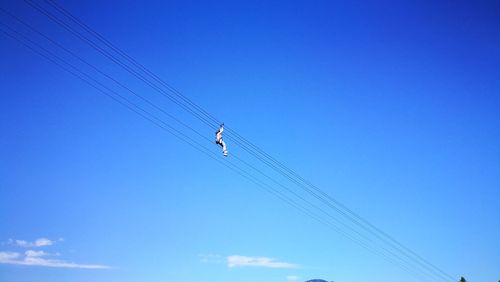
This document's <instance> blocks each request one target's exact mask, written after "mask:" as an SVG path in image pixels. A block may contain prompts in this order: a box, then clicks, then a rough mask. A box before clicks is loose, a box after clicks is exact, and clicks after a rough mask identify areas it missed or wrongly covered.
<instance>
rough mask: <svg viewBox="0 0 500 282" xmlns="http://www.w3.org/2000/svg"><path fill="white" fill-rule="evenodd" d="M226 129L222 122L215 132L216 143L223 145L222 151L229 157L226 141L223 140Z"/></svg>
mask: <svg viewBox="0 0 500 282" xmlns="http://www.w3.org/2000/svg"><path fill="white" fill-rule="evenodd" d="M223 131H224V124H221V125H220V127H219V130H217V132H215V144H219V145H220V146H221V147H222V153H223V154H224V157H227V148H226V143H225V142H224V140H222V132H223Z"/></svg>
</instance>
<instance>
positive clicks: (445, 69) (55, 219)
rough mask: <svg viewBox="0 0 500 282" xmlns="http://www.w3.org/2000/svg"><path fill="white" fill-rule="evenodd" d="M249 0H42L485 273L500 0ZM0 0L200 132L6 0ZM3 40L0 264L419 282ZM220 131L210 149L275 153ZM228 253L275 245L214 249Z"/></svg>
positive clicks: (11, 275)
mask: <svg viewBox="0 0 500 282" xmlns="http://www.w3.org/2000/svg"><path fill="white" fill-rule="evenodd" d="M36 2H37V3H41V4H44V3H42V2H43V1H36ZM103 2H104V3H103ZM235 2H237V3H235ZM264 2H268V1H260V3H259V2H257V1H245V2H243V1H222V2H220V1H219V2H218V3H210V2H209V1H206V2H198V1H155V2H144V1H94V0H92V1H62V0H61V1H58V3H61V5H63V6H64V7H66V8H67V9H68V10H70V11H71V12H73V13H74V14H75V15H77V16H78V17H79V18H80V19H82V20H83V21H84V22H85V23H87V24H88V25H90V26H91V27H93V28H94V29H96V30H97V31H99V32H100V33H101V34H103V35H104V36H105V37H106V38H108V39H109V40H110V41H111V42H113V43H115V44H116V45H117V46H119V47H120V48H122V49H123V50H125V51H126V52H127V53H128V54H130V55H132V56H133V57H134V58H136V59H137V60H138V61H140V62H141V63H143V64H144V65H146V66H147V67H148V68H150V69H151V70H153V71H154V72H155V73H157V74H158V75H159V76H161V77H162V78H163V79H165V80H166V81H168V82H169V83H170V84H172V85H173V86H175V87H176V88H177V89H179V90H180V91H181V92H182V93H183V94H184V95H186V96H188V97H190V98H191V99H192V100H194V101H196V103H198V104H199V105H201V106H202V107H203V108H204V109H206V110H208V111H209V112H210V113H212V114H214V115H215V116H216V117H217V118H218V119H220V120H223V121H224V122H225V123H226V124H227V125H228V126H231V127H232V128H233V129H236V130H237V131H238V132H239V133H240V134H242V135H243V136H245V137H246V138H248V139H249V140H251V141H253V142H254V143H256V144H257V145H259V146H260V147H261V148H263V149H264V150H265V151H266V152H268V153H270V154H271V155H273V156H275V157H277V158H278V159H279V160H281V161H283V162H284V163H286V164H287V165H289V166H290V167H291V168H293V169H294V170H296V171H298V172H299V173H300V174H301V175H303V176H304V177H306V178H307V179H309V180H311V181H312V182H313V183H314V184H315V185H317V186H319V187H321V188H322V189H323V190H324V191H326V192H328V193H329V194H330V195H332V196H334V197H335V198H336V199H338V200H339V201H341V202H342V203H344V204H345V205H347V206H348V207H349V208H351V209H352V210H354V211H356V212H357V213H359V214H360V215H362V216H363V217H364V218H366V219H367V220H369V221H370V222H371V223H373V224H375V225H376V226H378V227H379V228H381V229H382V230H384V231H386V232H387V233H389V234H391V235H392V236H393V237H395V238H397V239H398V240H399V241H401V242H402V243H404V244H405V245H406V246H408V247H410V248H411V249H413V250H415V251H416V252H418V253H419V254H421V255H422V256H423V257H425V258H426V259H428V260H429V261H431V262H432V263H434V264H436V265H438V266H439V267H440V268H442V269H444V270H445V271H447V272H448V273H450V274H452V275H453V276H456V277H457V279H458V278H459V277H460V275H463V276H465V277H466V278H467V279H469V281H473V282H476V281H477V282H480V281H498V279H500V241H499V240H498V238H500V79H499V77H500V52H499V50H500V32H499V30H500V16H499V15H500V4H499V2H498V1H302V2H301V1H270V3H264ZM0 6H1V7H2V8H4V9H6V10H8V11H9V12H11V13H14V14H16V15H17V16H19V17H20V18H22V19H23V20H25V21H27V22H29V23H30V24H32V25H34V26H36V27H37V28H38V29H40V30H41V31H43V32H44V33H46V34H47V35H49V36H51V37H52V38H54V39H56V40H57V41H58V42H60V43H62V44H64V45H65V46H66V47H67V48H70V49H71V50H73V51H74V52H76V53H78V54H80V55H81V56H82V57H84V58H85V59H87V60H89V61H90V62H92V63H93V64H95V65H96V66H98V67H99V68H101V69H103V70H105V71H106V72H109V73H112V74H113V76H115V77H116V78H117V79H119V80H120V81H123V82H124V83H125V84H127V85H129V87H131V88H133V89H134V90H135V91H137V92H140V93H141V94H143V95H144V96H146V97H148V99H152V100H153V101H154V102H155V103H157V104H158V105H161V107H163V108H164V109H166V110H167V111H168V112H170V113H172V114H174V115H176V116H177V117H178V118H180V119H182V120H183V121H185V122H186V123H189V124H190V125H192V126H193V127H194V128H195V129H197V130H199V132H201V133H202V134H204V135H206V136H207V137H208V138H213V133H214V132H213V130H212V129H210V128H207V127H205V126H204V125H203V124H201V123H199V122H198V121H196V120H195V119H193V118H192V117H190V116H189V115H188V114H186V113H185V112H183V111H182V110H181V109H179V108H178V107H176V106H175V105H174V104H172V103H170V102H169V101H168V100H166V99H164V98H162V97H160V96H159V95H158V94H157V93H156V92H155V91H154V90H152V89H151V88H149V87H147V86H145V85H144V84H141V82H139V81H138V80H137V79H135V78H133V77H132V76H130V75H128V74H126V73H125V72H124V71H123V70H120V69H119V68H117V67H116V66H115V65H113V63H112V62H110V61H109V60H107V59H106V58H105V57H103V56H101V55H100V54H98V53H97V52H95V51H94V50H93V49H91V48H89V47H88V46H86V45H85V44H84V43H83V42H82V41H80V40H78V39H77V38H75V37H73V36H72V35H71V34H70V33H68V32H66V31H65V30H63V29H61V28H60V27H59V26H57V25H56V24H54V23H52V22H50V20H48V19H47V18H46V17H44V16H42V15H41V14H40V13H38V12H36V11H35V10H34V9H33V8H31V7H30V6H29V5H27V4H26V3H24V2H23V1H13V0H3V1H1V5H0ZM44 7H49V6H47V5H46V4H44ZM0 21H1V22H3V23H5V24H8V25H9V26H11V27H13V28H15V29H17V30H19V31H20V32H23V33H24V34H26V35H28V36H29V37H30V38H32V39H33V40H36V41H37V42H40V43H41V44H43V45H44V46H46V47H47V48H49V49H51V50H53V51H54V52H55V53H57V54H59V55H61V56H64V57H65V58H67V59H71V57H70V56H68V55H67V54H66V53H64V52H63V51H61V50H58V49H57V48H56V47H54V46H53V45H50V44H48V43H47V42H46V41H43V38H41V37H39V36H37V35H36V34H35V33H33V32H29V30H27V29H26V28H25V27H23V26H22V25H20V24H19V23H16V22H15V21H14V20H12V19H11V18H9V17H8V16H7V15H5V14H4V13H1V12H0ZM0 43H1V44H0V62H1V63H0V85H1V88H0V97H1V102H0V134H1V138H0V281H3V282H14V281H23V282H48V281H72V282H81V281H106V282H114V281H116V282H132V281H142V282H155V281H177V280H180V279H183V280H182V281H218V282H230V281H231V282H235V281H237V282H239V281H241V282H259V281H262V282H280V281H283V282H286V281H305V280H307V279H312V278H323V279H327V280H334V281H336V282H356V281H367V280H369V281H379V282H382V281H384V282H387V281H418V280H416V279H415V278H414V277H413V276H411V275H409V274H408V273H407V272H405V271H403V270H401V269H399V268H397V267H395V266H394V265H392V264H390V263H388V262H386V261H384V260H383V259H381V258H380V257H378V256H376V255H373V254H372V253H370V252H367V251H366V250H365V249H363V248H362V247H360V246H359V245H357V244H355V243H353V242H352V241H350V240H348V239H346V238H345V237H343V236H341V235H340V234H338V233H336V232H335V231H334V230H332V229H331V228H328V227H326V226H324V225H321V224H319V223H318V222H316V221H314V220H312V219H311V218H309V217H305V216H303V215H302V214H301V213H300V212H298V211H296V210H294V209H293V208H291V207H290V206H288V205H287V204H286V203H284V202H282V201H280V200H279V199H277V198H275V197H274V196H272V195H270V194H268V193H266V192H265V191H263V190H261V189H259V187H257V186H256V185H254V184H253V183H251V182H249V181H247V180H245V179H244V178H242V177H241V176H239V175H237V174H234V173H233V172H231V171H230V170H228V169H226V168H225V167H223V166H221V165H219V164H218V163H217V162H215V161H213V160H212V159H210V158H207V157H206V156H204V155H202V154H200V153H199V152H198V151H196V150H194V149H193V148H191V147H189V146H188V145H186V144H185V143H183V142H181V141H180V140H178V139H176V138H174V137H172V136H171V135H169V134H168V133H166V132H164V131H161V130H159V128H157V127H155V126H154V125H152V124H151V123H149V122H147V121H146V120H144V119H142V118H140V117H139V116H137V115H135V114H133V113H131V112H130V111H128V110H127V109H125V108H124V107H122V106H120V105H119V104H117V103H115V102H114V101H113V100H111V99H109V98H108V97H106V96H104V95H102V94H100V93H99V92H97V91H96V90H95V89H93V88H91V87H89V86H88V85H86V84H84V83H83V82H81V81H80V80H78V79H76V78H75V77H73V76H71V75H70V74H68V73H66V72H64V71H63V70H61V69H60V68H58V67H57V66H55V65H53V64H51V63H50V62H48V61H46V60H45V59H43V58H41V57H40V56H38V55H37V54H35V53H33V52H31V51H30V50H28V49H26V48H25V47H23V46H22V45H20V44H19V43H18V42H16V41H14V40H12V39H11V38H9V37H6V36H4V35H3V34H0ZM73 62H74V63H78V61H76V60H73ZM79 66H82V65H81V64H80V65H79ZM86 70H88V68H87V69H86ZM103 81H105V80H103ZM108 84H109V85H113V84H112V83H109V82H108ZM115 88H116V87H115ZM116 89H119V88H116ZM120 91H121V90H120ZM121 92H122V93H123V94H127V95H129V93H126V92H123V91H121ZM172 124H174V125H175V123H172ZM179 129H182V130H184V128H182V127H179ZM227 143H228V147H229V152H230V156H229V157H228V158H227V159H223V157H222V156H220V157H221V159H222V160H224V161H232V160H231V154H240V155H241V156H244V157H246V158H248V161H250V162H252V164H254V165H256V166H258V167H261V168H262V169H263V170H265V171H266V172H269V173H271V172H270V171H269V170H267V169H266V168H265V167H264V166H263V165H262V164H261V163H259V162H258V161H256V160H253V159H251V158H249V156H246V155H244V153H243V152H242V151H241V149H240V148H238V147H237V146H236V145H235V144H232V143H231V142H230V141H229V140H228V141H227ZM207 146H209V147H210V148H211V149H212V150H213V151H214V152H216V153H218V154H220V150H219V148H218V147H216V145H214V144H209V143H207ZM233 160H234V158H233ZM274 176H275V177H276V179H280V178H278V176H276V175H274ZM280 181H283V183H286V182H285V181H284V180H281V179H280ZM286 185H290V187H291V186H292V185H291V184H290V183H286ZM44 238H45V240H39V241H36V240H37V239H44ZM16 240H17V241H16ZM44 242H45V243H44ZM42 252H43V253H42ZM231 256H242V257H252V258H272V259H275V261H271V262H269V263H267V265H266V264H265V263H263V265H260V266H248V265H244V264H242V265H236V266H232V267H231V265H230V264H229V263H228V261H229V260H231V259H230V257H231ZM233 258H234V257H233ZM28 262H31V263H28ZM69 263H72V264H69ZM272 263H282V264H279V265H277V266H281V267H274V268H273V267H265V266H272ZM30 264H31V265H30ZM275 266H276V265H275ZM82 267H87V268H84V269H82ZM101 267H102V268H104V269H102V268H101Z"/></svg>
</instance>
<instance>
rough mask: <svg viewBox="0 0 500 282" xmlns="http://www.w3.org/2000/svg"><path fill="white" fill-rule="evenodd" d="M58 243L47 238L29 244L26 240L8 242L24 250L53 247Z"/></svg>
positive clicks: (10, 240)
mask: <svg viewBox="0 0 500 282" xmlns="http://www.w3.org/2000/svg"><path fill="white" fill-rule="evenodd" d="M62 240H63V239H62V238H60V239H59V240H58V241H62ZM55 243H56V241H53V240H50V239H47V238H38V239H36V240H35V241H33V242H29V241H26V240H18V239H17V240H13V239H9V240H8V241H7V244H8V245H15V246H18V247H24V248H34V247H46V246H51V245H54V244H55Z"/></svg>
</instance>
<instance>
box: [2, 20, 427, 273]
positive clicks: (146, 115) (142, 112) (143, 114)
mask: <svg viewBox="0 0 500 282" xmlns="http://www.w3.org/2000/svg"><path fill="white" fill-rule="evenodd" d="M0 25H2V26H5V27H7V28H8V29H9V30H11V31H12V32H14V33H16V34H17V35H18V36H20V37H22V38H23V39H24V40H27V41H28V42H30V43H31V44H33V45H35V46H36V47H38V48H39V49H42V50H43V51H45V52H46V53H48V54H49V55H51V56H53V57H55V58H56V60H57V61H61V62H62V63H63V64H65V65H67V66H69V67H70V68H71V69H73V70H74V71H76V72H77V73H78V74H77V73H76V72H74V71H72V70H70V69H69V68H67V67H65V66H63V65H62V64H61V63H59V62H57V61H56V60H54V59H53V58H50V57H49V56H47V55H46V54H43V53H41V52H40V51H38V50H35V49H34V48H33V47H32V46H29V45H28V44H26V43H25V42H23V41H22V40H21V39H19V38H16V36H13V35H12V34H9V33H7V32H5V30H3V29H0V31H2V33H4V34H6V35H7V36H9V37H11V38H13V39H15V40H16V41H19V42H20V43H21V44H23V45H24V46H25V47H27V48H28V49H30V50H32V51H33V52H35V53H37V54H38V55H40V56H42V57H44V58H45V59H47V60H49V61H50V62H52V63H53V64H55V65H57V66H59V67H60V68H62V69H63V70H65V71H67V72H69V73H70V74H72V75H74V76H76V77H77V78H79V79H81V80H82V81H84V82H85V83H86V84H88V85H90V86H91V87H93V88H95V89H96V90H98V91H99V92H101V93H103V94H105V95H106V96H108V97H110V98H112V99H113V100H114V101H116V102H118V103H120V104H122V105H123V106H125V107H127V108H128V109H129V110H131V111H133V112H134V113H136V114H138V115H140V116H141V117H143V118H145V119H146V120H148V121H150V122H152V123H153V124H155V125H156V126H159V127H160V128H161V129H163V130H166V131H167V132H169V133H171V134H173V135H174V136H175V137H177V138H179V139H181V140H183V141H186V140H185V139H184V138H182V137H180V136H179V135H181V136H183V137H187V136H186V135H185V134H183V133H180V132H179V131H178V130H176V129H174V128H173V127H171V126H170V125H168V124H166V123H165V122H163V121H162V120H160V119H158V118H157V117H155V116H154V115H152V114H150V113H149V112H147V111H146V110H144V109H142V108H140V107H139V106H137V105H136V104H134V103H133V102H131V101H130V100H128V99H127V98H125V97H123V96H122V95H120V94H118V93H117V92H115V91H114V90H111V89H109V88H108V87H107V86H105V85H103V84H101V83H100V82H98V81H96V80H95V79H93V78H91V77H90V76H88V75H87V74H85V73H83V72H82V71H81V70H79V69H78V68H76V67H75V66H74V65H72V64H70V63H68V62H66V61H65V60H63V59H61V58H60V57H58V56H56V55H54V54H53V53H52V52H50V51H48V50H47V49H45V48H44V47H42V46H40V45H39V44H37V43H35V42H33V41H32V40H30V39H28V38H26V37H25V36H23V35H22V34H20V33H18V32H17V31H15V30H13V29H12V28H10V27H9V26H7V25H5V24H3V23H1V22H0ZM94 83H96V84H98V85H99V86H100V87H103V88H105V89H106V90H107V91H109V92H111V93H113V94H114V95H116V96H118V97H119V98H120V99H117V98H116V97H114V96H113V95H111V94H109V92H105V91H103V90H102V89H101V88H99V87H97V86H96V85H95V84H94ZM188 139H189V140H190V141H186V142H187V143H188V144H189V145H191V146H193V147H195V148H196V149H198V150H199V151H201V152H203V153H205V154H206V155H208V156H209V157H211V158H212V159H215V160H216V161H218V162H219V163H221V164H223V165H225V166H226V167H228V168H229V169H231V170H233V171H234V172H236V173H238V174H240V175H241V176H243V177H244V178H246V179H247V180H250V181H251V182H253V183H254V184H256V185H258V186H259V187H260V188H263V189H264V190H266V191H267V192H269V193H271V194H273V195H274V196H277V197H278V198H280V199H281V200H283V201H285V202H286V203H288V204H290V205H291V206H293V207H295V208H296V209H298V210H299V211H301V212H302V213H304V214H305V215H307V216H309V217H311V218H313V219H315V220H317V221H319V222H320V223H323V224H326V225H328V226H330V227H332V228H334V229H335V230H336V231H337V232H339V233H341V234H342V235H344V236H346V237H347V238H349V239H351V240H353V241H354V242H356V243H358V244H360V245H361V246H362V247H364V248H366V249H367V250H369V251H371V252H373V253H375V254H378V255H381V256H382V257H383V258H385V259H386V260H388V261H389V262H391V263H397V262H395V261H394V260H393V259H391V258H390V257H388V256H387V255H385V254H383V253H380V252H378V251H376V250H374V249H373V248H371V247H370V246H368V245H366V243H364V242H362V241H359V240H357V239H356V238H354V237H352V236H351V235H349V234H348V233H346V232H345V231H343V230H341V229H339V228H338V227H337V226H336V225H334V224H332V223H331V222H329V221H325V220H324V219H322V218H320V217H318V216H317V215H316V214H314V213H312V212H311V211H310V210H308V209H307V208H304V207H302V206H301V205H300V204H297V202H296V201H294V200H292V199H290V198H289V197H287V196H286V195H283V194H282V193H281V192H280V191H277V190H275V189H273V188H272V187H270V186H268V185H266V184H265V183H263V182H261V181H259V180H258V179H256V178H254V177H252V176H251V175H250V174H248V173H246V172H245V171H244V170H241V169H239V168H238V167H237V166H235V165H234V164H231V165H230V166H228V165H227V164H225V163H223V162H221V161H220V160H219V159H217V158H215V157H214V156H212V155H211V154H207V153H206V152H207V148H206V147H204V146H203V145H201V144H200V143H198V142H196V141H194V140H193V139H191V138H189V137H188ZM199 147H202V149H200V148H199ZM203 149H204V150H203ZM302 200H304V199H302ZM304 201H307V200H304ZM400 267H402V268H403V269H405V270H407V271H409V273H412V274H415V275H418V274H417V273H415V272H414V271H412V270H410V269H408V268H407V267H406V266H404V265H400Z"/></svg>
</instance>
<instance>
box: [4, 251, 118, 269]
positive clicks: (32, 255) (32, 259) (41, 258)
mask: <svg viewBox="0 0 500 282" xmlns="http://www.w3.org/2000/svg"><path fill="white" fill-rule="evenodd" d="M47 256H49V254H48V253H46V252H44V251H34V250H27V251H26V252H24V255H22V254H21V253H18V252H0V263H3V264H17V265H29V266H45V267H59V268H84V269H108V268H110V267H109V266H106V265H100V264H79V263H74V262H67V261H63V260H56V259H50V258H46V257H47Z"/></svg>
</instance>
